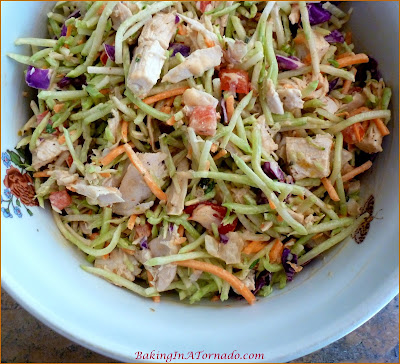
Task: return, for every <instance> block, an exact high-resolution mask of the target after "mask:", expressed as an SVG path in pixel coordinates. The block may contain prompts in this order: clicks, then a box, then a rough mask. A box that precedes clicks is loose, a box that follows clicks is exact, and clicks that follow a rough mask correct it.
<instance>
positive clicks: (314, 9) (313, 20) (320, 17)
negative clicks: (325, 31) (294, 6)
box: [307, 3, 332, 25]
mask: <svg viewBox="0 0 400 364" xmlns="http://www.w3.org/2000/svg"><path fill="white" fill-rule="evenodd" d="M307 9H308V16H309V18H310V25H317V24H321V23H325V22H326V21H328V20H329V19H330V18H331V16H332V14H331V13H330V12H329V11H328V10H325V9H324V8H323V7H322V5H321V4H315V3H312V4H307Z"/></svg>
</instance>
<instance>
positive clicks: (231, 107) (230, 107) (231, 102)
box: [225, 95, 235, 120]
mask: <svg viewBox="0 0 400 364" xmlns="http://www.w3.org/2000/svg"><path fill="white" fill-rule="evenodd" d="M225 103H226V113H227V114H228V120H231V118H232V115H233V113H234V111H235V99H234V98H233V95H230V96H229V97H228V98H227V99H226V100H225Z"/></svg>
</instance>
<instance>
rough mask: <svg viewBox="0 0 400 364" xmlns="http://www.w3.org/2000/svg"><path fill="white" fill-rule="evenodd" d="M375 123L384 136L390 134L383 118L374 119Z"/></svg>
mask: <svg viewBox="0 0 400 364" xmlns="http://www.w3.org/2000/svg"><path fill="white" fill-rule="evenodd" d="M374 123H375V125H376V127H377V128H378V130H379V132H380V133H381V135H382V136H386V135H389V134H390V131H389V129H388V127H387V126H386V125H385V123H384V122H383V121H382V119H374Z"/></svg>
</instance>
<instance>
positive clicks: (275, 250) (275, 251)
mask: <svg viewBox="0 0 400 364" xmlns="http://www.w3.org/2000/svg"><path fill="white" fill-rule="evenodd" d="M282 253H283V244H282V242H281V241H280V240H279V239H275V241H274V245H272V248H271V250H270V251H269V254H268V256H269V260H270V262H271V263H280V262H281V257H282Z"/></svg>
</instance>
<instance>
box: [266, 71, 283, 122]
mask: <svg viewBox="0 0 400 364" xmlns="http://www.w3.org/2000/svg"><path fill="white" fill-rule="evenodd" d="M266 82H267V84H266V96H267V105H268V107H269V109H270V110H271V112H272V113H273V114H279V115H283V113H284V110H283V104H282V101H281V99H280V98H279V95H278V93H277V92H276V90H275V86H274V83H273V82H272V81H271V80H270V79H267V81H266Z"/></svg>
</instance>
